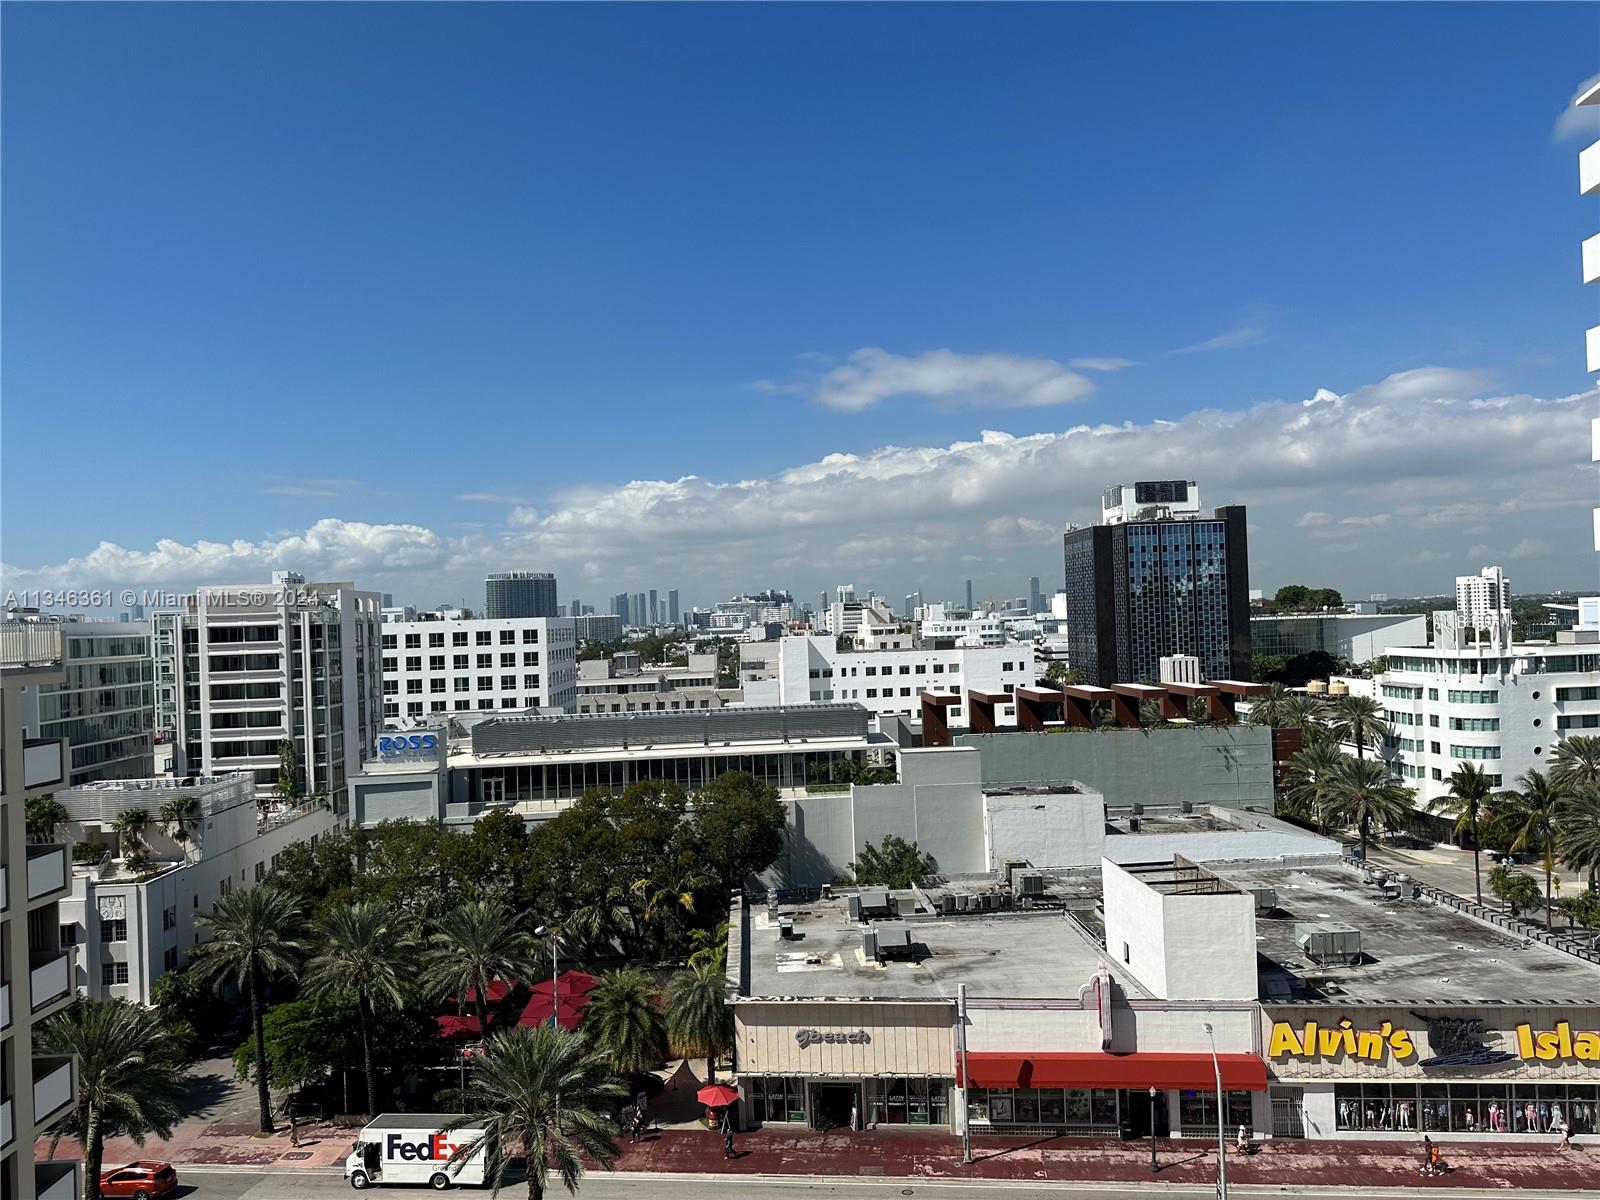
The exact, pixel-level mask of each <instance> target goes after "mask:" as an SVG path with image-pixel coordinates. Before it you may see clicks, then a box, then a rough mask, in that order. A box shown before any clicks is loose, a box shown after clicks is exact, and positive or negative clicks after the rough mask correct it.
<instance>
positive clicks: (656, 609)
mask: <svg viewBox="0 0 1600 1200" xmlns="http://www.w3.org/2000/svg"><path fill="white" fill-rule="evenodd" d="M650 624H652V625H659V624H661V604H660V601H659V599H658V598H657V596H656V590H655V588H651V589H650Z"/></svg>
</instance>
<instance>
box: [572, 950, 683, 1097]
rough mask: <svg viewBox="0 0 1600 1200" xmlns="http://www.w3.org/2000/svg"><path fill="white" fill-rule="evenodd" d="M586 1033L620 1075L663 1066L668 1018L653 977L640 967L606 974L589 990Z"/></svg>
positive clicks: (585, 1020)
mask: <svg viewBox="0 0 1600 1200" xmlns="http://www.w3.org/2000/svg"><path fill="white" fill-rule="evenodd" d="M583 1032H584V1033H585V1034H587V1035H588V1038H589V1041H590V1042H591V1043H592V1044H593V1045H594V1048H595V1049H596V1050H598V1051H599V1052H600V1053H601V1054H602V1055H603V1056H604V1057H605V1060H606V1062H607V1063H608V1064H609V1065H610V1067H611V1069H612V1070H613V1071H615V1072H617V1074H619V1075H638V1074H642V1073H643V1072H645V1071H653V1070H655V1069H656V1068H657V1067H658V1066H660V1065H661V1059H662V1057H663V1052H664V1050H665V1046H666V1017H665V1014H664V1013H663V1012H662V1009H661V997H660V994H659V990H658V989H657V987H656V985H655V983H654V982H653V981H652V980H651V978H650V976H648V975H646V974H645V973H644V972H643V971H641V970H640V969H639V968H638V967H624V968H623V969H621V970H618V971H608V972H606V973H605V974H604V975H602V976H601V977H600V979H599V981H598V982H597V983H596V984H595V985H594V987H593V988H592V989H591V990H590V992H589V1004H588V1006H587V1007H586V1008H585V1009H584V1010H583Z"/></svg>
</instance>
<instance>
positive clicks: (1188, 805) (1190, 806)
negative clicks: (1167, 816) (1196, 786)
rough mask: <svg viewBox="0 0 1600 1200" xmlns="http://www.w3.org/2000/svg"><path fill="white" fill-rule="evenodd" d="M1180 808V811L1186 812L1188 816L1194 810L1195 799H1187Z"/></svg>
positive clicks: (1185, 814)
mask: <svg viewBox="0 0 1600 1200" xmlns="http://www.w3.org/2000/svg"><path fill="white" fill-rule="evenodd" d="M1178 810H1179V811H1180V812H1182V813H1183V814H1184V816H1188V815H1189V814H1190V813H1192V812H1193V811H1194V801H1193V800H1185V801H1184V802H1183V803H1182V804H1180V805H1179V806H1178Z"/></svg>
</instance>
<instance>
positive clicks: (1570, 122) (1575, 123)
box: [1554, 75, 1600, 142]
mask: <svg viewBox="0 0 1600 1200" xmlns="http://www.w3.org/2000/svg"><path fill="white" fill-rule="evenodd" d="M1597 87H1600V75H1591V76H1589V78H1587V79H1585V80H1584V81H1583V82H1582V83H1580V84H1579V85H1578V90H1577V91H1575V92H1573V93H1572V99H1571V100H1568V101H1567V105H1566V107H1565V108H1563V109H1562V110H1561V112H1560V114H1559V115H1558V116H1557V117H1556V127H1555V131H1554V137H1555V140H1556V141H1558V142H1564V141H1566V140H1567V139H1568V138H1580V137H1581V138H1600V104H1593V103H1590V104H1584V105H1581V106H1580V105H1579V104H1578V100H1579V98H1580V97H1582V96H1585V95H1587V94H1588V93H1590V92H1592V91H1594V89H1595V88H1597Z"/></svg>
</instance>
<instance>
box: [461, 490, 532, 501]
mask: <svg viewBox="0 0 1600 1200" xmlns="http://www.w3.org/2000/svg"><path fill="white" fill-rule="evenodd" d="M456 499H457V500H459V501H461V502H462V503H464V504H526V503H527V502H528V498H527V497H526V496H513V495H510V494H508V493H506V492H464V493H463V494H462V495H459V496H457V497H456Z"/></svg>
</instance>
